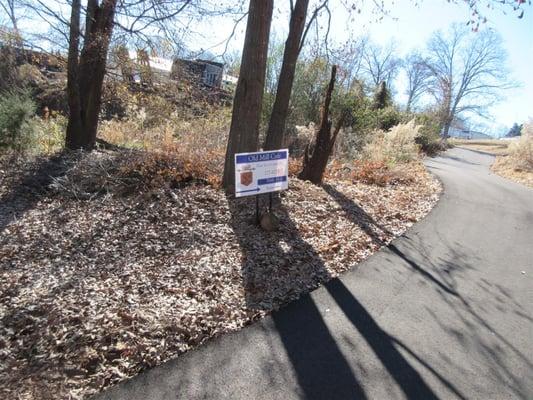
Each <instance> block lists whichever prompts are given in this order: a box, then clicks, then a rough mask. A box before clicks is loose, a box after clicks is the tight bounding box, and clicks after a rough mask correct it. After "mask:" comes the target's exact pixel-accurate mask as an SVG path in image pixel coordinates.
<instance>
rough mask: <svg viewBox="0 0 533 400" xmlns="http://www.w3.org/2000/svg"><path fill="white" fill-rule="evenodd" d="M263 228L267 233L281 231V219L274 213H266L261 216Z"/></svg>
mask: <svg viewBox="0 0 533 400" xmlns="http://www.w3.org/2000/svg"><path fill="white" fill-rule="evenodd" d="M260 225H261V228H263V229H264V230H265V231H267V232H274V231H277V230H278V229H279V218H278V217H276V215H275V214H274V213H270V212H269V213H265V214H263V215H262V216H261V220H260Z"/></svg>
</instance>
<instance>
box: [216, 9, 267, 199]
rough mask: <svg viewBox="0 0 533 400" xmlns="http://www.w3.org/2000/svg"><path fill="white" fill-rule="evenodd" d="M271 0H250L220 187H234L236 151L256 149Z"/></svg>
mask: <svg viewBox="0 0 533 400" xmlns="http://www.w3.org/2000/svg"><path fill="white" fill-rule="evenodd" d="M273 6H274V2H273V0H250V7H249V10H248V22H247V25H246V36H245V39H244V47H243V52H242V60H241V68H240V73H239V80H238V81H237V88H236V90H235V97H234V100H233V112H232V117H231V127H230V133H229V139H228V145H227V148H226V160H225V164H224V175H223V186H224V188H225V189H226V190H227V191H228V192H230V191H233V189H234V187H235V165H234V158H235V153H242V152H252V151H257V149H258V145H259V123H260V118H261V107H262V102H263V89H264V86H265V74H266V61H267V52H268V39H269V35H270V22H271V20H272V10H273Z"/></svg>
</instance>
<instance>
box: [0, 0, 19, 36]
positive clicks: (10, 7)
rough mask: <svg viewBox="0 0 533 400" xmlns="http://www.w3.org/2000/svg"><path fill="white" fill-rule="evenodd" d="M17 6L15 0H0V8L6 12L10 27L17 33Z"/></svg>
mask: <svg viewBox="0 0 533 400" xmlns="http://www.w3.org/2000/svg"><path fill="white" fill-rule="evenodd" d="M18 8H19V4H18V1H17V0H0V9H1V10H4V12H5V13H6V15H7V17H8V19H9V22H10V23H11V27H12V28H13V31H14V32H15V34H17V35H18V34H19V33H20V32H19V28H18V20H19V17H18V15H17V14H18V12H17V11H18Z"/></svg>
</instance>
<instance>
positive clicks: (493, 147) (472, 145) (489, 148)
mask: <svg viewBox="0 0 533 400" xmlns="http://www.w3.org/2000/svg"><path fill="white" fill-rule="evenodd" d="M450 143H451V144H453V145H455V146H457V147H463V148H465V149H469V150H476V151H481V152H483V153H487V154H492V155H495V156H498V155H506V154H508V153H509V144H510V143H511V141H510V140H497V139H487V140H465V139H453V140H450Z"/></svg>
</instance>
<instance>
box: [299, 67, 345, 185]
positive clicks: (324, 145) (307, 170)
mask: <svg viewBox="0 0 533 400" xmlns="http://www.w3.org/2000/svg"><path fill="white" fill-rule="evenodd" d="M336 75H337V66H336V65H334V66H333V67H332V69H331V79H330V81H329V85H328V87H327V89H326V98H325V100H324V106H323V107H322V115H321V117H320V126H319V129H318V131H317V134H316V138H315V145H314V148H313V150H312V154H310V153H311V152H310V150H309V148H307V149H306V151H305V154H304V162H303V168H302V172H300V174H299V175H298V178H300V179H303V180H307V181H310V182H312V183H314V184H315V185H320V184H321V183H322V178H323V177H324V172H325V171H326V166H327V165H328V160H329V156H330V154H331V152H332V150H333V146H334V145H335V140H336V139H337V136H338V134H339V131H340V129H341V127H342V126H343V124H344V121H345V120H346V118H347V113H343V114H342V115H341V117H340V119H339V121H338V122H337V124H336V125H335V128H334V129H333V131H332V125H333V124H332V122H331V120H330V119H329V107H330V104H331V94H332V92H333V89H334V87H335V77H336Z"/></svg>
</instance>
